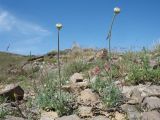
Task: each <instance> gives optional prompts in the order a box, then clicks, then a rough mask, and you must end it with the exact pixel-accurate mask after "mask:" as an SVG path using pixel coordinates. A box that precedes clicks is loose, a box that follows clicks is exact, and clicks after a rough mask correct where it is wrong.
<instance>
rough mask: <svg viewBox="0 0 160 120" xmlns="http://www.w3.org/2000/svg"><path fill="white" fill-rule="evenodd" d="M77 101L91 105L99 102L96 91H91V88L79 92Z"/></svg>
mask: <svg viewBox="0 0 160 120" xmlns="http://www.w3.org/2000/svg"><path fill="white" fill-rule="evenodd" d="M77 101H78V103H79V104H81V105H91V106H93V105H95V104H96V103H98V102H99V96H98V95H97V94H96V93H94V92H92V90H91V89H85V90H83V91H81V92H80V95H79V96H78V98H77Z"/></svg>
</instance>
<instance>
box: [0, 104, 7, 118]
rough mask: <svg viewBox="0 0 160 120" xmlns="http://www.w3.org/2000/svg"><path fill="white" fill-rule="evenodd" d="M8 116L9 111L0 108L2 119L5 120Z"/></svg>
mask: <svg viewBox="0 0 160 120" xmlns="http://www.w3.org/2000/svg"><path fill="white" fill-rule="evenodd" d="M7 114H8V111H7V110H6V109H5V108H4V107H0V118H1V119H4V118H5V116H6V115H7Z"/></svg>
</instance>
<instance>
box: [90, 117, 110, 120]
mask: <svg viewBox="0 0 160 120" xmlns="http://www.w3.org/2000/svg"><path fill="white" fill-rule="evenodd" d="M90 120H109V118H107V117H105V116H96V117H94V118H91V119H90Z"/></svg>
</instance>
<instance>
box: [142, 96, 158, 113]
mask: <svg viewBox="0 0 160 120" xmlns="http://www.w3.org/2000/svg"><path fill="white" fill-rule="evenodd" d="M142 107H143V108H146V109H148V110H154V109H159V108H160V98H158V97H146V98H145V99H144V101H143V103H142Z"/></svg>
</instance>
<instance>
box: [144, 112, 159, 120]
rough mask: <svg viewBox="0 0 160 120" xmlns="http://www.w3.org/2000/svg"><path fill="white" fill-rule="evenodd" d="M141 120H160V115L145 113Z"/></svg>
mask: <svg viewBox="0 0 160 120" xmlns="http://www.w3.org/2000/svg"><path fill="white" fill-rule="evenodd" d="M141 120H160V113H159V112H157V111H150V112H144V113H142V118H141Z"/></svg>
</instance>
